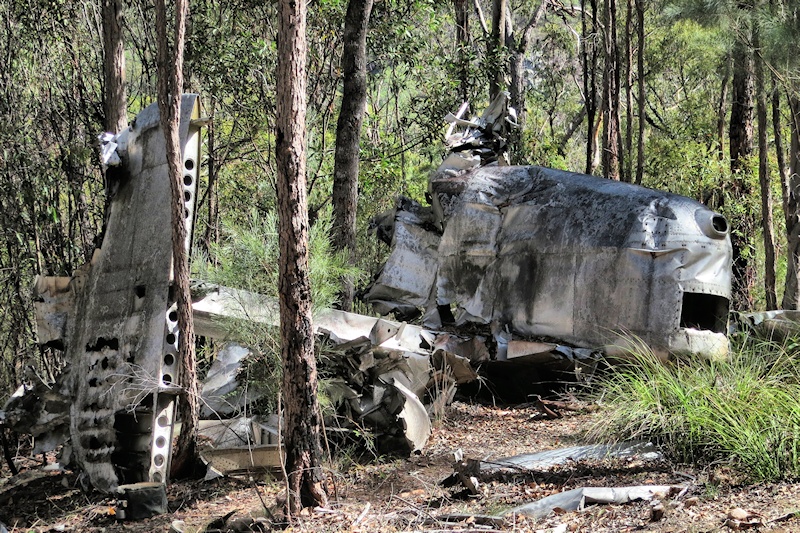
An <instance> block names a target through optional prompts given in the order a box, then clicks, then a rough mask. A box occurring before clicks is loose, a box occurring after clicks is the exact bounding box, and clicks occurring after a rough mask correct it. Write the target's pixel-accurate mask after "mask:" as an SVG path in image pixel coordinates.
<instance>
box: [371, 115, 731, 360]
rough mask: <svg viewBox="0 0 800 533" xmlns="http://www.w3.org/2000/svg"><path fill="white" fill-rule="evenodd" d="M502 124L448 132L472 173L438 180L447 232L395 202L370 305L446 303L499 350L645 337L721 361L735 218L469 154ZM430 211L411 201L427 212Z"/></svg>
mask: <svg viewBox="0 0 800 533" xmlns="http://www.w3.org/2000/svg"><path fill="white" fill-rule="evenodd" d="M497 107H498V104H497V102H496V103H495V104H493V106H492V108H497ZM495 114H496V113H495ZM490 119H491V120H490ZM497 120H499V115H498V116H496V117H495V116H494V115H492V117H489V118H487V115H486V114H484V117H483V118H481V119H475V120H474V121H473V122H466V124H468V125H469V126H470V128H471V129H470V130H468V132H467V133H465V134H461V135H458V136H453V135H451V136H450V137H449V138H448V142H449V144H450V145H451V146H452V147H453V150H454V153H458V154H459V157H460V159H459V161H462V160H463V161H468V162H471V163H470V164H472V168H470V166H469V164H459V165H456V166H453V165H451V164H450V163H449V161H451V159H452V157H449V158H447V159H446V160H445V162H444V163H443V164H442V166H440V167H439V169H438V170H437V171H436V172H435V173H434V174H433V176H432V177H431V179H430V187H429V190H430V194H431V197H432V205H431V207H430V208H429V209H430V213H432V214H434V215H435V216H436V217H437V219H436V224H434V226H438V227H439V228H440V231H438V232H430V231H429V232H428V233H429V234H428V235H426V237H425V238H424V239H423V238H420V237H416V236H414V233H413V232H412V231H411V230H410V229H408V228H406V227H405V226H406V225H407V224H408V223H409V220H410V219H409V218H408V216H407V214H406V213H405V211H404V210H403V209H402V208H401V209H398V211H397V215H396V218H395V220H396V225H397V226H399V228H400V230H398V229H397V228H396V229H395V232H394V236H393V240H392V247H393V250H392V253H391V255H390V257H389V259H388V261H387V267H386V268H384V270H383V272H382V273H381V275H380V277H379V278H378V280H377V281H376V282H375V283H374V284H373V286H372V287H371V289H370V291H369V292H368V293H367V295H366V299H367V300H368V301H372V302H374V303H376V304H377V305H376V309H377V310H379V311H381V312H388V311H401V312H403V313H407V312H408V308H409V307H416V308H420V309H424V310H425V311H426V326H429V327H439V326H440V325H441V323H442V322H443V320H442V319H443V318H444V317H440V316H438V312H439V311H441V310H442V309H447V308H448V307H450V308H452V311H453V314H454V315H455V323H456V325H465V324H468V323H476V324H484V325H487V326H488V327H489V328H490V329H491V331H492V333H494V334H495V337H496V338H497V339H498V346H499V345H500V344H501V342H500V341H501V340H508V339H509V338H513V337H514V336H517V337H521V338H540V337H544V338H552V339H557V340H560V341H563V342H566V343H569V344H572V345H575V346H581V347H591V348H598V347H606V351H611V352H613V351H615V350H616V349H617V348H619V347H622V346H625V345H626V344H627V343H629V342H630V339H631V338H633V337H639V338H641V339H642V340H644V341H645V342H646V343H648V344H649V345H650V346H651V347H652V348H654V349H655V350H656V351H658V352H659V353H667V352H676V351H694V352H703V353H706V354H708V355H709V356H712V357H716V356H724V355H725V354H726V353H727V349H728V348H727V346H728V344H727V338H726V337H725V332H726V324H727V315H728V301H729V299H730V290H731V271H730V268H731V267H730V265H731V245H730V239H729V235H728V231H729V228H728V225H727V222H726V220H725V219H724V218H723V217H722V216H721V215H719V214H717V213H715V212H713V211H712V210H710V209H708V208H707V207H705V206H703V205H702V204H700V203H698V202H696V201H694V200H691V199H689V198H686V197H683V196H679V195H676V194H671V193H668V192H662V191H655V190H652V189H647V188H644V187H638V186H635V185H630V184H626V183H620V182H616V181H612V180H607V179H603V178H598V177H595V176H588V175H583V174H574V173H570V172H564V171H559V170H553V169H548V168H543V167H535V166H497V165H489V166H483V167H479V166H477V165H478V163H477V160H478V158H477V156H476V157H472V158H470V157H465V156H464V154H465V153H467V154H469V153H470V151H471V152H472V153H473V154H477V153H479V152H480V153H482V152H484V151H485V150H486V149H487V148H486V147H487V146H489V145H490V144H491V143H490V142H489V141H490V139H489V137H491V135H490V134H491V132H492V131H494V129H496V128H495V127H493V126H492V124H495V123H496V121H497ZM492 121H495V122H492ZM482 159H483V157H481V160H482ZM501 160H502V159H501ZM406 203H407V202H406ZM403 205H405V204H403ZM424 209H425V208H423V207H422V206H419V205H417V206H415V208H414V211H415V216H416V218H417V219H420V220H421V219H424V215H420V213H424ZM415 231H417V232H419V231H422V227H421V226H420V225H417V227H416V228H415ZM437 240H438V248H437V249H436V250H435V251H431V250H432V246H433V243H435V242H437ZM420 250H422V252H420ZM404 264H408V265H409V268H408V269H404V268H403V266H404ZM419 264H424V265H425V267H426V268H425V269H424V272H420V270H421V269H420V268H418V265H419ZM398 273H403V274H402V275H400V274H398ZM432 278H435V281H434V282H431V279H432ZM498 354H499V352H498Z"/></svg>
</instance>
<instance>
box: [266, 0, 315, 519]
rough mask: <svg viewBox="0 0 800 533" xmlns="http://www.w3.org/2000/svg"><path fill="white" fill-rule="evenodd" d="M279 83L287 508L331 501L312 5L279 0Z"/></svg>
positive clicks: (290, 510) (277, 147) (277, 137)
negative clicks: (320, 323) (309, 91)
mask: <svg viewBox="0 0 800 533" xmlns="http://www.w3.org/2000/svg"><path fill="white" fill-rule="evenodd" d="M278 11H279V26H278V50H277V52H278V54H277V55H278V71H277V86H276V95H275V97H276V103H277V109H276V111H277V113H276V131H275V141H276V145H275V152H276V160H277V168H278V175H277V193H278V228H279V229H278V233H279V235H278V238H279V240H280V259H279V263H280V264H279V269H280V278H279V286H278V290H279V301H280V329H281V361H282V364H283V387H282V390H283V402H284V406H285V407H284V420H285V428H286V432H285V434H284V441H283V445H284V450H285V453H286V456H285V467H286V472H287V475H288V480H287V481H288V487H287V489H288V495H287V499H286V501H287V504H286V505H287V512H288V513H289V514H290V515H291V514H295V513H297V512H299V510H300V509H301V508H302V507H306V506H310V505H326V504H327V495H326V490H325V484H324V479H323V475H322V469H321V468H320V463H321V455H322V448H321V442H320V431H321V430H320V428H321V426H322V415H321V412H320V409H319V404H318V401H317V365H316V360H315V359H314V331H313V327H312V322H311V287H310V283H309V277H308V206H307V199H306V153H305V151H306V138H305V129H306V5H305V2H294V1H293V0H280V2H279V6H278Z"/></svg>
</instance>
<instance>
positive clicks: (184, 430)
mask: <svg viewBox="0 0 800 533" xmlns="http://www.w3.org/2000/svg"><path fill="white" fill-rule="evenodd" d="M155 8H156V9H155V11H156V35H157V41H158V42H157V46H158V111H159V114H160V121H161V128H162V130H163V131H164V139H165V141H166V151H167V166H168V168H169V181H170V188H171V191H172V202H171V203H172V209H171V212H172V265H173V266H172V270H173V278H174V279H173V283H174V288H175V297H176V300H177V312H178V329H179V332H180V334H179V338H178V354H179V360H180V365H181V371H180V377H179V380H178V384H179V385H180V386H181V388H182V389H183V394H182V397H181V398H180V401H179V402H178V406H179V411H178V417H179V418H180V419H181V420H182V424H181V432H180V434H179V435H178V441H177V444H176V445H175V451H174V453H173V459H172V468H171V475H173V476H175V477H182V476H187V475H190V474H193V473H194V471H195V467H196V465H197V462H198V461H197V421H198V418H199V414H200V406H199V403H198V396H199V395H198V391H197V372H196V370H195V350H194V338H195V335H194V323H193V321H192V297H191V293H190V288H189V257H188V253H187V252H188V251H187V249H186V217H185V209H186V208H185V206H184V199H183V163H182V159H183V154H182V153H181V145H180V133H179V127H180V109H181V93H182V90H183V49H184V43H185V40H186V38H185V37H186V17H187V15H188V11H189V6H188V3H187V0H175V22H174V31H175V35H174V37H173V40H172V47H171V50H170V43H169V37H168V35H167V7H166V2H165V0H156V3H155Z"/></svg>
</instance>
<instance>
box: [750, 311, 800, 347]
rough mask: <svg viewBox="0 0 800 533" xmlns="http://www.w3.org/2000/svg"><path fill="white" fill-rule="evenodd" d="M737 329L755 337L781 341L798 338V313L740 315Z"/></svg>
mask: <svg viewBox="0 0 800 533" xmlns="http://www.w3.org/2000/svg"><path fill="white" fill-rule="evenodd" d="M737 319H738V320H737V328H738V329H739V330H741V331H748V332H751V333H753V334H754V335H756V336H757V337H760V338H764V339H770V340H777V341H783V340H785V339H787V338H789V337H797V336H800V311H795V310H789V309H779V310H776V311H762V312H759V313H740V314H739V315H738V316H737Z"/></svg>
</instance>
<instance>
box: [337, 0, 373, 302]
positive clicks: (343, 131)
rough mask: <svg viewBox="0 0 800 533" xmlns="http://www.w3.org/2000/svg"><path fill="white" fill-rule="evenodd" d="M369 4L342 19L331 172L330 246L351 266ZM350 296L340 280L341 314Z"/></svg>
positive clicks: (362, 1) (361, 0)
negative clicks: (339, 92)
mask: <svg viewBox="0 0 800 533" xmlns="http://www.w3.org/2000/svg"><path fill="white" fill-rule="evenodd" d="M372 3H373V0H350V2H349V3H348V4H347V14H346V15H345V19H344V51H343V53H342V74H343V76H344V88H343V90H342V107H341V110H340V111H339V122H338V123H337V125H336V150H335V155H334V170H333V245H334V248H335V249H336V250H346V251H347V253H348V255H349V256H350V261H351V262H354V261H355V253H356V210H357V207H358V164H359V155H360V149H359V148H360V141H361V125H362V124H363V123H364V111H365V108H366V105H367V28H368V27H369V16H370V13H371V12H372ZM353 294H354V287H353V282H352V280H350V279H344V280H342V292H341V293H340V307H341V309H343V310H344V311H351V310H352V309H353Z"/></svg>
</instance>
